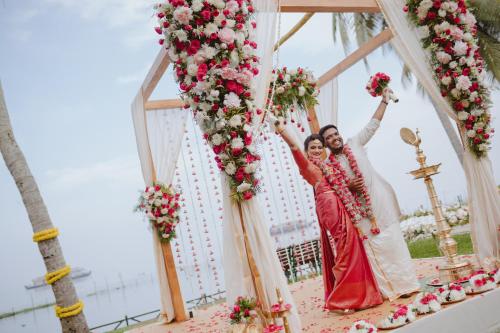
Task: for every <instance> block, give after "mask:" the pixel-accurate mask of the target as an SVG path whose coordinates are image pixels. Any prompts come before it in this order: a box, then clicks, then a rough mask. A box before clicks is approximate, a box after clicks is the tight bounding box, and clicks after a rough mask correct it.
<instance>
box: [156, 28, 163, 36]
mask: <svg viewBox="0 0 500 333" xmlns="http://www.w3.org/2000/svg"><path fill="white" fill-rule="evenodd" d="M155 31H156V33H157V34H158V35H161V34H162V33H163V30H161V28H160V27H155Z"/></svg>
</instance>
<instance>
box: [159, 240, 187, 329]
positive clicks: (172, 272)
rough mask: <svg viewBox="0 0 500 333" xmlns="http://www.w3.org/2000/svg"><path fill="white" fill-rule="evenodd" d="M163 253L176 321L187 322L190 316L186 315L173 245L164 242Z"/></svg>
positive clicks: (162, 245) (162, 244)
mask: <svg viewBox="0 0 500 333" xmlns="http://www.w3.org/2000/svg"><path fill="white" fill-rule="evenodd" d="M161 252H162V253H163V262H164V264H165V271H166V272H167V280H168V286H169V288H170V295H171V296H172V305H173V306H174V313H175V318H174V321H177V322H181V321H186V320H188V316H187V314H186V308H185V307H184V299H183V298H182V292H181V286H180V284H179V278H178V277H177V270H176V269H175V261H174V255H173V253H172V245H171V243H170V242H168V243H166V242H162V243H161ZM169 319H170V318H169Z"/></svg>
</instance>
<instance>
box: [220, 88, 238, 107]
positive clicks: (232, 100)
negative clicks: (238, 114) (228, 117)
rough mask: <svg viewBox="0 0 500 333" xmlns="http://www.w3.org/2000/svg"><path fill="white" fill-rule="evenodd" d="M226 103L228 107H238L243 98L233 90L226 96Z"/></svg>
mask: <svg viewBox="0 0 500 333" xmlns="http://www.w3.org/2000/svg"><path fill="white" fill-rule="evenodd" d="M224 105H225V106H227V107H228V108H231V107H234V108H237V107H239V106H241V99H240V98H239V97H238V95H236V94H235V93H233V92H230V93H229V94H227V95H226V96H224Z"/></svg>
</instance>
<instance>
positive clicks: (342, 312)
mask: <svg viewBox="0 0 500 333" xmlns="http://www.w3.org/2000/svg"><path fill="white" fill-rule="evenodd" d="M330 312H333V313H336V314H339V315H342V316H345V315H350V314H353V313H354V312H356V310H353V309H336V310H330Z"/></svg>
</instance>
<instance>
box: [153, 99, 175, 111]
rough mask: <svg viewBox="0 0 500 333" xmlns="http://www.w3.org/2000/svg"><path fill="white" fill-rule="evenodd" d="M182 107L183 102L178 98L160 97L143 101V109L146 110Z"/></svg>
mask: <svg viewBox="0 0 500 333" xmlns="http://www.w3.org/2000/svg"><path fill="white" fill-rule="evenodd" d="M182 107H184V103H183V102H182V100H180V99H160V100H155V101H148V102H146V103H144V110H146V111H154V110H163V109H178V108H182Z"/></svg>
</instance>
